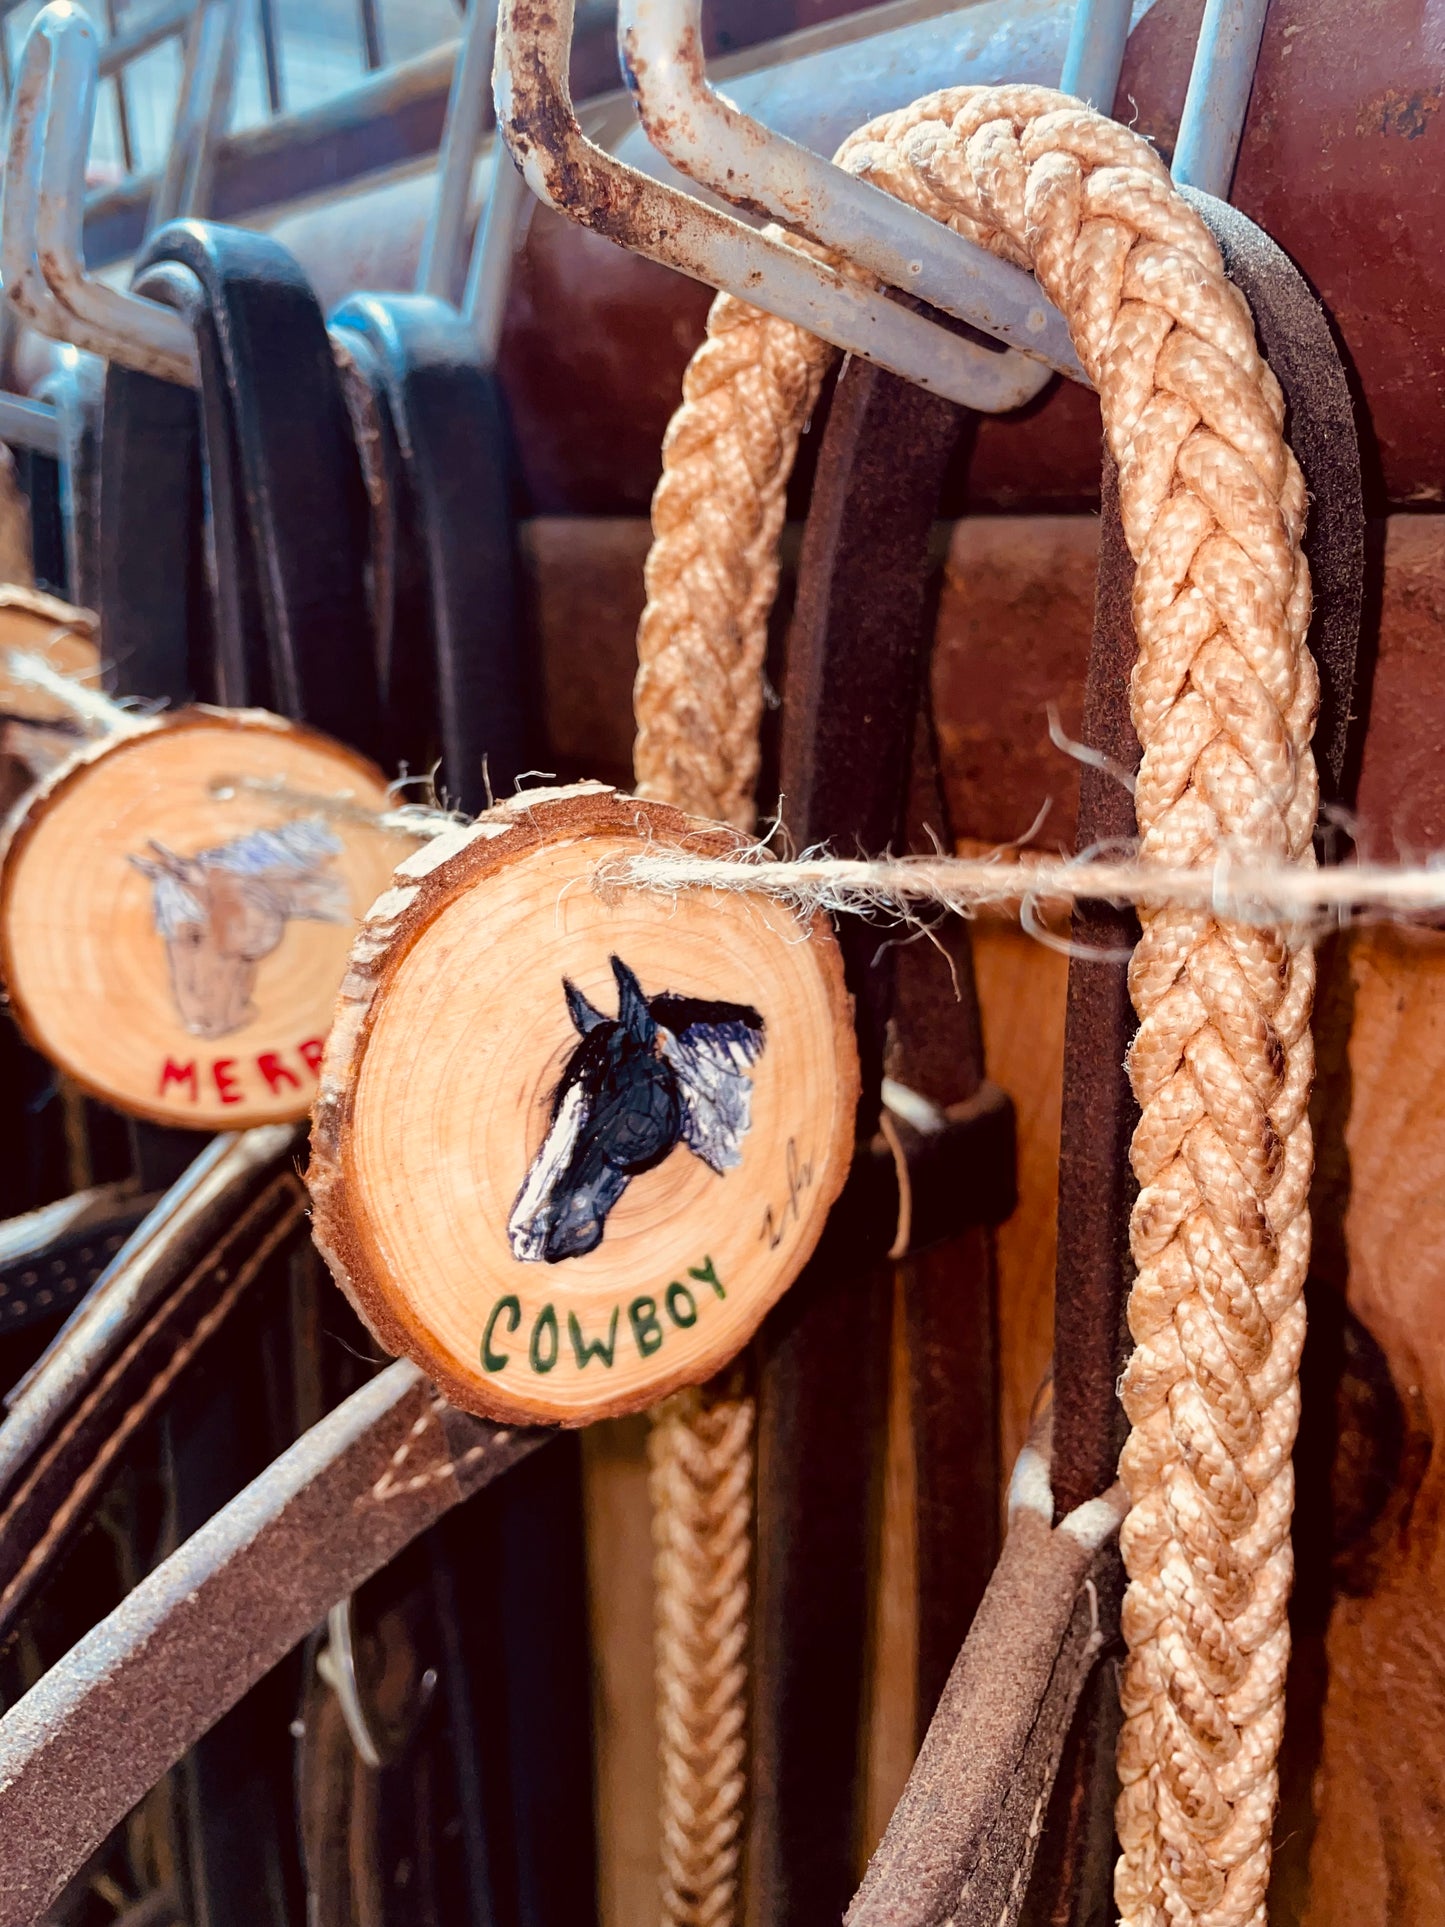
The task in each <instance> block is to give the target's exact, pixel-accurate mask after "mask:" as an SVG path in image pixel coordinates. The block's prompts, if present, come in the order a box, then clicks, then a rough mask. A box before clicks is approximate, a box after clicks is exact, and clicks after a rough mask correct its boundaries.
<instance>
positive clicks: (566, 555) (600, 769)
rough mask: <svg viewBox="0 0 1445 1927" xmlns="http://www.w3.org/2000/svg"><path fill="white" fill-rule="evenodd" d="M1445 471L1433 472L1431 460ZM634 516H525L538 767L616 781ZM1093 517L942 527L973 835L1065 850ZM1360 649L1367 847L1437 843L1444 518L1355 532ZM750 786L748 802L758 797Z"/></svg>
mask: <svg viewBox="0 0 1445 1927" xmlns="http://www.w3.org/2000/svg"><path fill="white" fill-rule="evenodd" d="M1441 472H1442V474H1445V469H1442V471H1441ZM648 541H649V532H648V526H647V523H646V522H645V521H644V520H643V519H642V518H641V517H637V516H631V517H627V516H618V517H607V518H600V519H593V518H590V517H587V518H584V517H559V518H551V517H541V518H538V519H537V520H535V521H533V522H530V523H528V524H525V525H524V529H523V548H524V554H525V556H526V558H527V561H528V564H529V571H528V572H529V575H530V577H531V581H532V608H533V616H534V620H535V622H536V625H537V630H536V633H537V643H538V653H539V657H540V662H541V673H542V676H543V679H544V687H545V689H546V691H547V704H548V754H549V756H550V758H551V760H550V761H549V762H548V764H547V767H548V768H549V769H556V770H558V771H560V772H561V773H562V774H563V775H565V776H568V777H573V776H581V775H592V776H600V777H603V778H605V779H608V780H614V779H615V780H617V781H625V780H626V770H627V765H628V762H629V760H630V756H631V745H632V728H633V725H632V678H633V675H634V674H635V671H636V666H637V653H636V631H637V618H638V616H639V615H640V614H641V612H642V601H643V588H642V563H643V558H644V557H645V555H646V553H647V545H648ZM1097 543H1098V523H1097V521H1096V520H1095V519H1094V517H1092V516H1089V515H1072V516H1011V515H1008V516H980V517H978V518H976V519H973V520H970V521H963V522H959V523H957V524H955V526H954V527H953V528H952V529H951V530H950V531H948V532H947V540H946V542H945V543H944V544H943V545H942V546H943V547H944V548H945V550H946V561H945V563H944V570H943V581H942V586H941V590H940V596H939V610H938V630H937V641H936V645H935V653H934V666H933V701H934V714H935V718H936V721H937V728H938V745H939V756H940V762H941V765H942V773H943V780H944V787H945V790H946V792H947V798H948V809H949V816H950V820H951V822H952V824H953V827H954V829H955V831H956V832H957V834H958V835H959V836H962V837H968V838H972V839H978V840H981V841H984V842H988V843H1003V842H1007V841H1009V840H1010V839H1012V838H1014V837H1018V836H1021V835H1022V834H1023V833H1024V831H1025V830H1027V829H1028V827H1029V825H1030V824H1031V823H1032V822H1033V820H1034V818H1035V816H1036V815H1037V814H1038V811H1039V809H1040V807H1041V806H1042V805H1043V804H1044V803H1045V802H1047V803H1048V804H1049V806H1050V807H1049V814H1048V816H1047V817H1046V818H1045V820H1044V822H1043V824H1042V826H1041V829H1040V832H1039V836H1038V841H1039V843H1040V844H1042V845H1044V846H1046V847H1048V848H1051V849H1052V848H1061V849H1069V848H1071V847H1072V845H1073V839H1074V830H1075V823H1076V815H1077V810H1078V793H1079V766H1078V764H1077V763H1076V762H1074V761H1073V760H1072V758H1071V757H1070V756H1069V755H1068V754H1066V752H1065V751H1063V750H1061V749H1057V748H1056V747H1055V746H1054V745H1053V744H1052V743H1051V742H1050V741H1049V726H1048V713H1047V712H1048V707H1049V704H1050V703H1051V702H1052V703H1055V704H1057V706H1058V710H1059V719H1060V722H1061V723H1062V726H1063V729H1064V731H1065V732H1066V733H1067V734H1068V735H1069V736H1071V737H1075V738H1077V737H1078V735H1079V734H1080V729H1081V723H1080V717H1081V712H1082V704H1083V690H1084V671H1085V665H1086V662H1087V659H1088V652H1089V634H1090V628H1091V625H1092V622H1093V607H1094V600H1093V598H1094V560H1095V553H1096V548H1097ZM1371 547H1372V550H1373V551H1374V555H1375V560H1374V564H1373V571H1374V575H1375V578H1376V580H1375V583H1374V588H1373V602H1372V605H1371V607H1372V608H1373V610H1374V613H1371V612H1370V608H1367V618H1366V632H1365V646H1366V648H1367V649H1368V650H1371V651H1374V652H1375V654H1376V656H1377V661H1376V665H1375V670H1374V681H1373V688H1372V690H1371V692H1370V696H1369V709H1368V724H1369V727H1368V730H1367V731H1366V733H1365V736H1364V749H1363V757H1362V760H1361V764H1360V769H1359V775H1358V782H1357V787H1356V810H1357V814H1358V818H1359V824H1360V834H1361V836H1362V838H1363V839H1364V844H1365V847H1366V849H1368V850H1369V852H1370V853H1371V854H1373V855H1379V856H1382V857H1388V856H1391V855H1394V854H1407V855H1408V854H1415V855H1418V854H1419V853H1420V852H1421V851H1424V850H1430V849H1434V848H1438V847H1440V846H1441V845H1442V844H1445V740H1442V739H1445V723H1442V720H1441V719H1442V718H1445V648H1442V646H1441V637H1442V635H1445V516H1435V515H1392V516H1390V517H1389V518H1388V519H1387V520H1385V521H1383V522H1381V523H1379V524H1377V525H1375V527H1374V529H1373V531H1372V534H1371ZM770 801H771V799H770V798H764V802H765V803H767V802H770Z"/></svg>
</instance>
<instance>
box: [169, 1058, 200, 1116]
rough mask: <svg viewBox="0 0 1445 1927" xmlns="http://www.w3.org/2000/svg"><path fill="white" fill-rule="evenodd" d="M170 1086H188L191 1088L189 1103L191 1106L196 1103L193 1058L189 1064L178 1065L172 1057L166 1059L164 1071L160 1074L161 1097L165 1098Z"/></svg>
mask: <svg viewBox="0 0 1445 1927" xmlns="http://www.w3.org/2000/svg"><path fill="white" fill-rule="evenodd" d="M171 1084H189V1085H190V1087H191V1102H192V1103H193V1104H194V1103H195V1102H196V1096H197V1093H196V1065H195V1059H194V1058H193V1059H192V1060H191V1062H190V1063H189V1064H178V1063H177V1062H176V1061H175V1059H174V1058H173V1057H168V1058H167V1059H166V1062H165V1069H164V1070H163V1071H162V1072H161V1096H162V1097H164V1096H165V1094H166V1090H167V1087H168V1086H170V1085H171Z"/></svg>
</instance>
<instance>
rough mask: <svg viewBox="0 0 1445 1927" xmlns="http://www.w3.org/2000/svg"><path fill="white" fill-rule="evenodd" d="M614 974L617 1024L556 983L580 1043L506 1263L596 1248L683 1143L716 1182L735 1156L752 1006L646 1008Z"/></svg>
mask: <svg viewBox="0 0 1445 1927" xmlns="http://www.w3.org/2000/svg"><path fill="white" fill-rule="evenodd" d="M612 975H613V976H614V978H615V979H616V980H617V1015H616V1017H604V1016H603V1014H602V1012H601V1011H600V1010H597V1009H596V1008H594V1006H593V1005H592V1004H590V1003H588V1001H587V999H586V998H585V997H584V996H583V995H582V992H581V991H580V990H579V989H578V988H577V986H576V985H575V984H573V983H568V982H567V980H566V979H565V978H564V979H563V982H562V988H563V990H564V991H565V992H566V996H567V1009H568V1011H569V1013H570V1015H571V1018H572V1022H573V1024H574V1026H575V1027H576V1029H577V1032H578V1035H579V1036H580V1038H581V1042H580V1043H579V1044H578V1045H577V1047H576V1048H575V1049H574V1051H573V1052H572V1055H571V1056H570V1057H569V1058H568V1060H567V1066H566V1069H565V1070H564V1071H563V1073H562V1078H561V1082H560V1083H559V1084H558V1086H557V1090H556V1093H555V1095H554V1096H553V1099H552V1115H551V1122H550V1124H549V1126H548V1130H547V1135H546V1137H545V1139H544V1140H543V1143H542V1148H541V1150H540V1151H538V1153H537V1155H536V1157H535V1158H533V1160H532V1163H531V1167H530V1169H529V1170H528V1172H527V1176H526V1180H525V1181H524V1183H523V1185H522V1188H521V1190H520V1191H519V1192H518V1194H517V1202H516V1203H515V1204H514V1205H513V1207H512V1215H511V1218H510V1219H509V1221H508V1224H507V1237H508V1240H509V1242H510V1244H511V1247H512V1255H513V1257H516V1258H521V1259H526V1260H537V1259H544V1260H545V1261H546V1262H547V1263H548V1264H556V1263H557V1262H558V1261H559V1260H560V1259H562V1258H580V1257H581V1256H582V1255H583V1253H584V1252H588V1251H591V1250H593V1249H595V1247H596V1246H597V1245H599V1244H600V1243H601V1242H602V1233H603V1230H604V1228H605V1226H606V1221H607V1213H608V1212H609V1211H610V1210H611V1209H612V1207H613V1205H614V1204H616V1202H617V1200H618V1199H619V1198H620V1197H621V1196H622V1193H623V1192H624V1191H625V1190H626V1189H627V1185H628V1182H629V1181H630V1180H631V1179H632V1178H635V1177H637V1176H638V1175H639V1174H640V1173H641V1172H643V1171H651V1170H652V1169H653V1168H654V1167H655V1166H656V1165H659V1164H661V1163H662V1160H663V1159H664V1158H665V1157H666V1156H667V1155H668V1153H669V1152H670V1151H671V1150H672V1149H673V1147H674V1146H675V1145H677V1144H679V1143H681V1144H685V1145H686V1146H687V1147H688V1149H689V1150H690V1151H692V1152H693V1153H694V1154H695V1155H696V1156H697V1157H699V1158H701V1159H702V1161H703V1163H704V1164H706V1165H708V1166H710V1168H711V1169H712V1170H714V1171H716V1172H717V1173H718V1174H719V1175H721V1174H722V1173H723V1172H724V1171H727V1170H730V1169H731V1168H732V1167H733V1166H734V1165H735V1164H737V1163H738V1162H739V1161H740V1160H741V1158H742V1143H743V1139H744V1138H745V1137H746V1136H747V1133H748V1127H749V1124H750V1123H751V1106H752V1091H753V1080H752V1078H751V1076H750V1075H749V1071H750V1069H751V1067H752V1065H753V1064H754V1063H756V1061H757V1059H758V1058H759V1057H760V1056H761V1055H762V1049H763V1020H762V1018H761V1017H760V1016H759V1015H758V1013H757V1011H755V1010H754V1009H752V1007H751V1006H750V1005H748V1004H719V1003H708V1002H705V1001H703V1000H702V999H700V998H696V997H678V996H675V995H674V994H673V993H672V992H671V991H666V990H665V991H662V992H661V993H660V994H659V995H658V996H656V997H651V998H649V997H647V996H645V995H644V993H643V990H642V986H641V985H640V984H639V983H638V981H637V979H636V977H634V976H633V974H632V972H631V971H630V970H629V969H628V968H627V965H626V964H625V963H623V961H622V959H621V958H620V957H614V958H613V959H612Z"/></svg>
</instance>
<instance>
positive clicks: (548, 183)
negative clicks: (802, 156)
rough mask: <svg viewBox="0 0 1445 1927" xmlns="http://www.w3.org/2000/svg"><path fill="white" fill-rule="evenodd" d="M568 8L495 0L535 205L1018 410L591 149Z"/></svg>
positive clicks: (934, 335)
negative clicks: (574, 93)
mask: <svg viewBox="0 0 1445 1927" xmlns="http://www.w3.org/2000/svg"><path fill="white" fill-rule="evenodd" d="M572 16H573V8H572V0H555V4H552V5H548V4H543V3H541V0H503V6H502V11H501V17H500V21H499V24H498V30H497V72H496V104H497V125H498V127H499V128H500V129H501V130H502V132H503V135H504V137H505V139H506V141H507V144H508V146H509V147H510V149H511V151H512V153H513V155H514V156H515V158H516V159H517V161H518V163H519V165H520V166H521V168H522V171H523V173H524V175H525V176H526V180H527V184H528V186H529V187H530V188H531V189H532V191H533V193H534V194H536V195H537V197H538V198H539V199H540V200H542V201H545V202H546V203H547V204H548V205H549V206H551V207H555V208H556V209H558V211H559V212H561V213H563V214H567V215H569V216H570V217H571V218H572V219H573V220H575V221H578V222H579V223H580V224H581V225H582V226H584V227H588V228H591V229H592V230H593V232H594V233H597V234H602V235H605V236H606V237H607V238H608V239H609V240H612V241H615V242H617V243H618V244H619V245H620V246H622V247H624V248H627V249H628V250H629V251H631V252H633V253H636V254H641V255H643V256H644V257H645V258H646V259H648V260H650V261H658V262H661V263H662V264H663V265H664V266H666V267H671V268H676V269H677V270H679V271H680V272H681V273H683V274H687V275H690V276H692V277H693V278H694V279H695V280H699V281H703V282H706V283H707V285H708V286H710V287H714V288H726V289H728V290H729V291H730V292H732V293H734V294H737V295H739V296H740V297H741V298H742V299H744V300H747V301H751V302H754V303H755V304H756V305H758V306H759V307H762V308H765V309H766V310H767V311H768V312H769V313H771V314H776V315H779V316H781V317H782V318H783V319H785V320H788V321H792V322H794V323H796V324H797V325H798V326H800V327H803V328H806V329H807V330H808V331H809V332H810V333H812V334H815V335H820V336H822V338H823V339H824V340H826V341H831V342H832V343H833V344H834V345H835V346H836V347H839V348H843V349H846V350H847V351H848V352H850V353H853V354H858V355H861V356H862V357H863V359H864V360H866V361H872V362H876V363H878V364H879V365H880V366H881V367H884V368H888V369H891V370H892V371H893V372H894V373H896V374H900V375H902V376H904V377H905V379H907V380H909V381H913V382H916V383H917V384H918V385H919V386H920V387H923V388H928V389H931V390H933V391H934V392H935V393H938V394H941V395H945V396H947V397H948V398H949V399H950V400H958V401H961V402H963V403H964V404H965V405H966V406H969V407H973V408H980V407H985V408H986V407H988V406H989V402H988V401H987V400H984V399H981V397H983V396H987V395H988V393H989V389H988V379H989V376H990V373H991V372H992V373H993V375H994V379H995V382H996V384H997V386H996V389H995V391H994V395H995V399H994V400H993V402H992V406H993V407H994V408H1010V407H1013V406H1015V405H1016V402H1015V400H1014V398H1013V384H1012V381H1011V378H1010V373H1009V372H1008V371H1007V370H1006V369H1000V368H999V367H998V363H999V360H1000V358H999V357H998V356H996V355H993V354H990V353H989V351H988V350H987V349H984V348H981V347H979V346H977V345H976V344H975V343H973V342H971V341H966V340H964V339H962V338H961V337H959V336H957V335H953V334H949V333H948V332H946V331H945V330H943V329H941V328H939V327H938V326H937V325H936V324H935V323H933V322H931V321H929V320H928V319H927V318H926V317H925V316H923V315H921V314H918V313H915V312H914V311H912V310H910V309H907V308H903V307H900V306H899V305H898V304H897V303H895V302H892V301H889V300H888V299H887V298H886V297H885V296H883V295H881V294H878V293H875V292H873V291H872V290H870V289H867V288H864V287H860V286H858V285H856V284H855V283H853V282H850V281H844V280H842V279H840V278H839V277H838V276H837V275H835V274H833V273H832V272H831V271H830V270H829V269H827V268H825V267H824V266H822V265H821V264H820V263H819V262H817V261H815V260H813V259H812V258H811V257H810V256H809V255H806V254H803V253H801V252H800V251H799V250H798V249H795V248H791V247H787V246H785V245H784V244H783V243H782V242H780V241H777V240H774V239H772V238H771V237H770V236H768V235H764V234H760V233H758V232H757V231H756V230H755V229H753V228H749V227H746V226H745V225H744V224H743V223H742V222H741V221H737V220H734V219H733V218H732V217H731V216H730V215H726V214H723V213H721V212H719V211H718V210H717V209H715V208H712V207H708V206H705V205H704V204H703V203H702V202H701V201H697V200H694V199H693V198H692V197H691V196H690V195H687V194H683V193H680V192H679V191H678V190H676V189H674V188H667V187H664V186H662V185H661V184H660V183H658V182H655V181H651V180H649V179H648V178H647V177H646V176H645V175H643V174H640V173H638V172H636V171H635V170H634V169H632V168H629V167H627V166H625V165H623V164H622V163H621V162H619V161H616V160H614V159H613V158H612V156H611V155H609V154H607V153H606V152H604V150H603V149H602V148H600V147H598V146H597V145H596V143H595V142H593V141H590V140H588V138H587V137H586V135H584V134H583V132H582V130H581V128H580V127H579V126H578V124H577V117H576V114H575V112H574V111H573V107H572V98H571V91H570V88H569V85H568V78H567V64H568V55H569V50H570V47H571V39H572Z"/></svg>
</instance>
